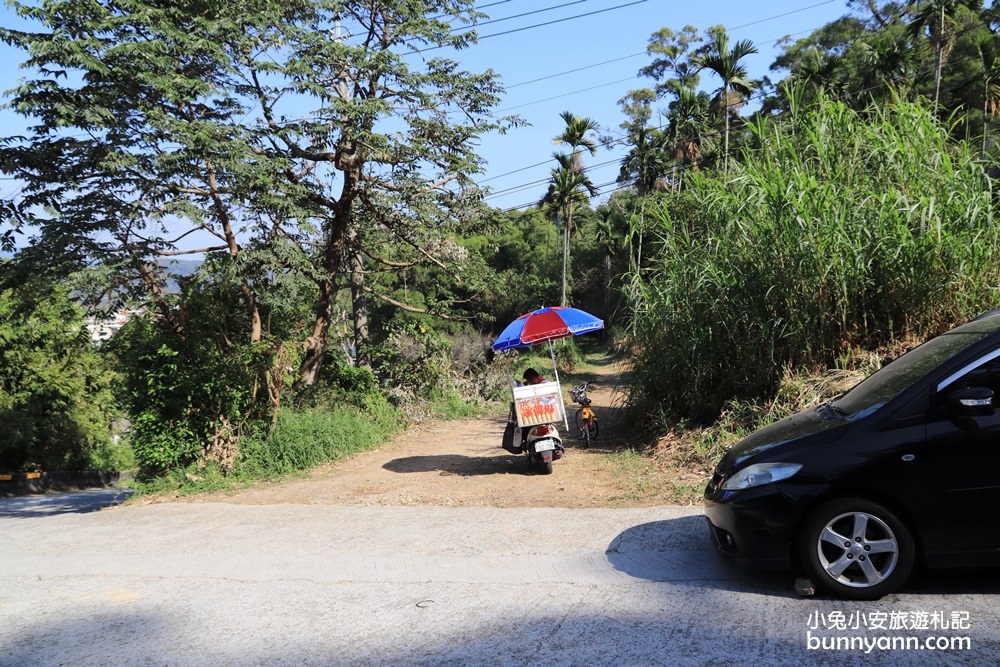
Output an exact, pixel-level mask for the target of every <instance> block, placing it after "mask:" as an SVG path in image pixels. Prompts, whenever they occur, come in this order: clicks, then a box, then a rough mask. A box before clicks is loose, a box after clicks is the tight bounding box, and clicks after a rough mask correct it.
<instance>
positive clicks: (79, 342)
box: [0, 282, 115, 472]
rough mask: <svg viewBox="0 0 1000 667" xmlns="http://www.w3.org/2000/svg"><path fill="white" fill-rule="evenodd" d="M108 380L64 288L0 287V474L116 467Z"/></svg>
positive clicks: (47, 285)
mask: <svg viewBox="0 0 1000 667" xmlns="http://www.w3.org/2000/svg"><path fill="white" fill-rule="evenodd" d="M112 378H113V374H112V373H111V371H110V370H109V368H108V365H107V363H106V362H105V360H104V359H102V358H101V355H100V353H99V352H98V351H97V350H96V349H95V348H94V346H93V345H92V344H91V342H90V336H89V335H88V332H87V329H86V327H85V326H84V320H83V313H82V311H81V309H80V308H79V307H78V306H77V305H76V304H74V303H73V302H72V300H71V299H70V297H69V290H68V288H65V287H62V286H57V285H49V284H41V285H39V284H34V283H31V282H29V283H25V284H18V285H16V286H14V287H7V288H0V424H3V429H4V433H3V436H2V437H0V472H2V471H16V470H22V469H35V468H41V469H44V470H88V469H93V467H94V466H95V465H98V466H103V465H114V462H113V461H112V460H109V459H105V458H103V457H102V454H101V452H102V451H104V450H105V449H106V448H107V447H109V446H110V441H111V422H112V421H113V420H114V418H115V410H114V399H113V396H112V393H111V388H110V387H111V382H112Z"/></svg>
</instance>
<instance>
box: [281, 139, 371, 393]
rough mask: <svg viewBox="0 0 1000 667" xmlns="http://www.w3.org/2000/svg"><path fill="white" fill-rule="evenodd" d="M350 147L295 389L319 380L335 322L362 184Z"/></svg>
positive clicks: (347, 148) (327, 240)
mask: <svg viewBox="0 0 1000 667" xmlns="http://www.w3.org/2000/svg"><path fill="white" fill-rule="evenodd" d="M351 148H353V147H350V146H347V147H346V148H345V150H344V153H345V154H346V156H345V157H343V158H342V159H341V160H340V162H339V163H338V165H337V166H338V167H339V168H340V169H341V171H342V175H343V179H344V187H343V189H342V190H341V195H340V199H339V200H338V202H337V204H336V206H335V207H334V210H333V222H332V224H331V226H330V232H329V234H328V235H327V238H326V244H325V246H324V248H323V259H322V263H321V268H322V270H323V274H324V278H323V279H322V280H321V281H319V296H318V297H317V299H316V309H315V313H316V320H315V322H314V323H313V332H312V335H311V336H309V337H308V338H306V339H305V340H304V341H303V343H302V347H303V351H304V354H303V357H302V365H301V366H299V378H298V380H296V381H295V389H300V388H302V387H303V386H305V385H311V384H313V383H314V382H316V379H317V378H318V377H319V371H320V369H321V368H322V366H323V358H324V357H325V356H326V347H327V345H328V343H329V340H328V335H329V333H330V325H331V323H332V322H333V304H334V300H335V299H336V297H337V284H336V278H337V274H338V272H339V271H340V268H341V263H342V262H343V260H344V252H345V247H346V244H347V238H348V234H349V233H350V231H351V227H352V212H351V208H352V206H353V204H354V196H355V194H356V192H357V187H358V183H359V182H360V181H361V161H360V160H359V159H358V158H357V157H356V156H355V151H354V150H351Z"/></svg>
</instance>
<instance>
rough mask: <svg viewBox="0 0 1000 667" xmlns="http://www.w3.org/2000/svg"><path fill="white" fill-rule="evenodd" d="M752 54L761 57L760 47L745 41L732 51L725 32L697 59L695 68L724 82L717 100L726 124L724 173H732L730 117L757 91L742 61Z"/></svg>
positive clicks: (719, 33) (735, 46)
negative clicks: (741, 103) (758, 48)
mask: <svg viewBox="0 0 1000 667" xmlns="http://www.w3.org/2000/svg"><path fill="white" fill-rule="evenodd" d="M752 53H757V47H756V46H754V45H753V42H751V41H750V40H748V39H741V40H740V41H738V42H736V44H734V45H733V48H732V49H730V48H729V37H728V36H727V35H726V33H725V32H718V33H716V35H715V40H714V41H713V42H712V43H711V44H709V48H708V52H707V53H705V54H704V55H700V56H696V57H695V59H694V62H695V64H696V65H697V66H698V67H699V69H709V70H712V71H713V72H715V74H716V75H717V76H718V77H719V78H720V79H722V87H721V88H720V89H719V93H718V96H717V98H716V99H717V101H718V104H719V106H720V108H721V110H722V113H723V119H724V121H725V126H726V129H725V143H724V146H725V147H724V148H723V154H722V160H723V171H728V170H729V117H730V115H732V114H735V113H737V111H736V109H737V107H738V106H739V103H740V102H741V101H742V99H741V98H745V97H748V96H749V95H750V94H751V93H752V92H753V89H754V87H755V85H754V83H753V82H752V81H750V79H749V78H748V74H747V68H746V65H744V64H743V63H741V62H740V61H741V60H743V59H744V58H746V57H747V56H749V55H750V54H752Z"/></svg>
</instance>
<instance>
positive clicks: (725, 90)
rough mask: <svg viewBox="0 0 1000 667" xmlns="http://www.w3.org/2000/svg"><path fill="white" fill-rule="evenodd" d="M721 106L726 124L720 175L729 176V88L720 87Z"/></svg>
mask: <svg viewBox="0 0 1000 667" xmlns="http://www.w3.org/2000/svg"><path fill="white" fill-rule="evenodd" d="M722 96H723V100H724V102H723V104H724V106H723V107H722V113H723V116H722V120H723V122H724V123H725V124H726V130H725V145H724V147H723V149H722V173H723V174H726V175H728V174H729V86H723V87H722Z"/></svg>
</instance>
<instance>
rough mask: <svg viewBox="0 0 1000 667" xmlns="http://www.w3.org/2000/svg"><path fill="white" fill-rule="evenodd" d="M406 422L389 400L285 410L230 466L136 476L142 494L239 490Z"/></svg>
mask: <svg viewBox="0 0 1000 667" xmlns="http://www.w3.org/2000/svg"><path fill="white" fill-rule="evenodd" d="M402 426H403V422H402V419H401V416H400V414H399V413H398V412H397V411H396V410H395V409H394V408H392V407H391V406H390V405H388V403H385V402H384V401H383V402H378V401H370V402H369V404H368V405H366V406H365V409H360V408H357V407H354V406H349V405H342V406H336V407H332V408H329V407H326V408H310V409H305V410H288V411H285V412H283V413H282V414H281V416H280V417H279V419H278V424H277V426H276V427H275V429H274V431H273V432H272V433H271V434H269V435H268V434H252V435H250V436H248V437H246V438H245V439H244V440H243V442H242V446H241V449H240V455H239V458H238V459H237V460H236V461H235V462H234V464H233V466H232V468H231V469H229V470H223V469H222V468H221V467H220V466H219V465H217V464H208V465H206V464H192V465H190V466H188V467H186V468H180V469H176V470H172V471H170V472H168V473H167V474H165V475H163V476H160V477H156V478H153V479H150V480H137V481H136V482H135V483H134V484H133V485H132V487H133V488H134V489H135V490H136V492H137V494H136V495H137V496H148V495H156V494H169V495H174V496H189V495H196V494H199V493H220V492H234V491H239V490H242V489H245V488H247V487H250V486H253V485H254V484H257V483H260V482H265V481H274V480H279V479H284V478H289V477H296V476H299V477H301V476H304V475H305V473H306V471H308V470H309V469H311V468H314V467H316V466H318V465H321V464H324V463H332V462H336V461H341V460H344V459H347V458H350V457H351V456H355V455H357V454H360V453H361V452H365V451H368V450H371V449H375V448H377V447H378V446H380V445H382V444H383V443H385V442H386V441H387V440H388V439H389V438H390V437H391V436H392V435H393V434H394V433H396V432H397V431H398V430H399V429H400V428H401V427H402Z"/></svg>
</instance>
